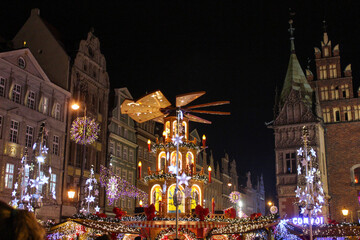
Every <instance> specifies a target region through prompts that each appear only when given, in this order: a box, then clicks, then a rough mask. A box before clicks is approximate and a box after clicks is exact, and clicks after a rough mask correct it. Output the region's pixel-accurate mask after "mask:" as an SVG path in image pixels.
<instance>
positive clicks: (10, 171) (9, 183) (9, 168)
mask: <svg viewBox="0 0 360 240" xmlns="http://www.w3.org/2000/svg"><path fill="white" fill-rule="evenodd" d="M13 182H14V164H11V163H7V164H6V169H5V188H10V189H11V188H13Z"/></svg>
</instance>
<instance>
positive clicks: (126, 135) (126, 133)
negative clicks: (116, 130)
mask: <svg viewBox="0 0 360 240" xmlns="http://www.w3.org/2000/svg"><path fill="white" fill-rule="evenodd" d="M124 138H126V139H128V130H127V129H126V128H125V129H124Z"/></svg>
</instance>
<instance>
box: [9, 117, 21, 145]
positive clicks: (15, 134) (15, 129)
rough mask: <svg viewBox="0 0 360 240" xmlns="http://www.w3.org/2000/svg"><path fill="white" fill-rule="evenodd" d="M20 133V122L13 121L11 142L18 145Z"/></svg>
mask: <svg viewBox="0 0 360 240" xmlns="http://www.w3.org/2000/svg"><path fill="white" fill-rule="evenodd" d="M18 131H19V122H18V121H15V120H11V125H10V139H9V141H10V142H13V143H17V138H18Z"/></svg>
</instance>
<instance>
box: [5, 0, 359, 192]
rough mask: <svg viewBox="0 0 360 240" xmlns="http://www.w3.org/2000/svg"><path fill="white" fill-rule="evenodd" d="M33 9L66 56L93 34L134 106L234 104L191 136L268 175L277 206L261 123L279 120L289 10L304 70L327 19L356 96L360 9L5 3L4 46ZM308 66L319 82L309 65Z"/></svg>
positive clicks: (336, 5)
mask: <svg viewBox="0 0 360 240" xmlns="http://www.w3.org/2000/svg"><path fill="white" fill-rule="evenodd" d="M44 2H45V1H44ZM325 4H326V5H325ZM34 7H37V8H40V15H41V17H42V18H43V19H45V20H46V21H47V22H49V23H50V24H52V25H53V26H54V27H55V28H57V29H58V30H59V32H60V34H61V40H62V41H63V43H64V44H65V46H66V48H67V49H68V51H69V52H70V54H74V53H75V52H76V50H77V47H78V46H79V45H78V44H79V40H81V39H85V38H86V36H87V32H88V31H89V30H90V28H91V27H94V29H95V32H94V34H95V35H96V36H97V37H99V39H100V42H101V50H102V53H103V54H104V55H105V58H106V60H107V70H108V72H109V76H110V82H111V88H118V87H127V88H128V89H129V91H130V92H131V94H132V96H133V98H134V99H137V98H139V97H141V96H143V95H145V94H146V93H149V92H152V91H154V90H158V89H159V90H161V91H162V92H163V93H164V95H165V96H166V97H167V98H168V100H169V101H170V102H172V103H175V96H176V95H178V94H183V93H188V92H194V91H202V90H204V91H206V92H207V94H206V95H205V96H203V97H201V98H199V99H198V100H196V101H194V102H193V104H200V103H205V102H209V101H218V100H230V101H231V104H230V105H224V106H218V107H213V108H211V109H210V108H209V110H219V111H230V112H231V116H213V115H204V114H203V115H201V116H200V114H198V116H200V117H203V118H205V119H208V120H210V121H212V122H213V124H211V125H202V124H192V125H191V126H190V127H191V128H197V129H198V131H199V133H200V136H201V135H202V134H206V135H207V143H208V146H209V148H210V149H212V151H213V154H214V156H215V159H217V160H219V159H220V158H221V157H222V156H223V155H224V152H227V153H228V154H229V157H230V159H236V162H237V165H238V171H239V173H240V174H242V176H244V177H245V175H244V174H245V173H246V172H247V171H251V172H252V173H253V180H254V181H255V180H256V176H257V175H260V174H261V173H263V174H264V179H265V187H266V191H267V199H274V198H275V166H274V165H275V160H274V137H273V131H272V130H271V129H267V127H266V126H265V122H270V121H271V120H273V105H274V98H275V88H276V87H277V88H279V91H281V87H282V83H283V80H284V78H285V74H286V69H287V64H288V61H289V53H290V44H289V34H288V30H287V29H288V27H289V26H288V19H289V8H292V9H293V10H294V11H295V12H296V15H295V18H294V27H295V29H296V30H295V46H296V53H297V56H298V59H299V61H300V64H301V65H302V67H303V69H304V68H305V67H306V66H307V58H308V57H309V58H311V59H312V58H313V56H314V55H313V47H315V46H316V47H320V41H321V40H322V34H323V27H322V26H323V23H322V21H323V20H324V19H326V22H327V26H328V27H327V32H328V35H329V39H330V40H332V46H335V45H336V44H337V43H339V44H340V55H341V57H342V58H341V60H342V67H343V69H344V67H345V66H346V65H347V64H349V63H351V64H352V69H353V77H354V89H355V90H356V89H357V88H358V87H359V81H358V79H359V71H360V65H359V61H358V55H359V53H360V47H359V45H360V27H359V23H360V14H359V12H360V1H348V0H343V1H269V0H263V1H258V0H251V1H240V0H238V1H225V0H223V1H211V0H207V1H196V0H192V1H185V0H181V1H175V0H171V1H150V0H148V1H135V0H128V1H120V0H119V1H111V2H109V1H64V0H62V1H56V3H52V4H45V3H39V4H35V3H31V2H30V1H27V2H19V1H8V3H6V2H3V3H2V4H1V7H0V36H2V37H4V38H6V39H12V38H13V37H14V35H15V34H16V32H17V31H18V30H19V29H20V27H21V26H22V25H23V24H24V23H25V21H26V19H27V18H28V17H29V15H30V10H31V8H34ZM310 66H311V69H312V70H313V72H314V73H315V71H314V62H313V61H312V62H311V63H310ZM204 110H207V109H204ZM244 177H242V178H241V179H240V180H241V181H244V180H245V178H244Z"/></svg>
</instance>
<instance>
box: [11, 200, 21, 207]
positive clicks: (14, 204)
mask: <svg viewBox="0 0 360 240" xmlns="http://www.w3.org/2000/svg"><path fill="white" fill-rule="evenodd" d="M18 202H19V200H18V199H16V198H15V199H13V200H12V201H11V205H12V206H13V207H14V208H16V207H17V206H18Z"/></svg>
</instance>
